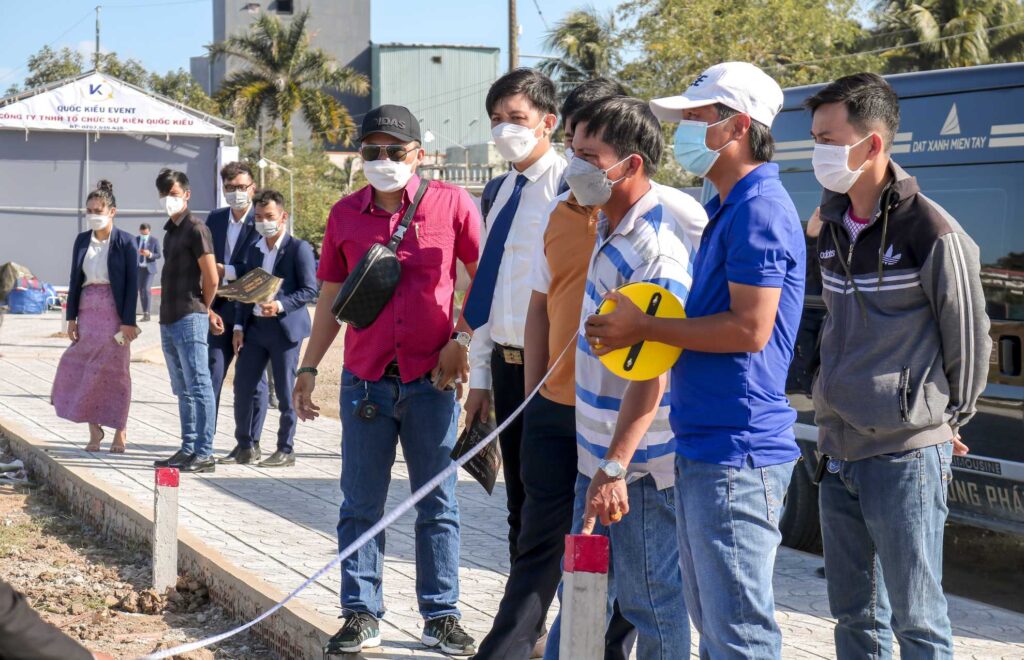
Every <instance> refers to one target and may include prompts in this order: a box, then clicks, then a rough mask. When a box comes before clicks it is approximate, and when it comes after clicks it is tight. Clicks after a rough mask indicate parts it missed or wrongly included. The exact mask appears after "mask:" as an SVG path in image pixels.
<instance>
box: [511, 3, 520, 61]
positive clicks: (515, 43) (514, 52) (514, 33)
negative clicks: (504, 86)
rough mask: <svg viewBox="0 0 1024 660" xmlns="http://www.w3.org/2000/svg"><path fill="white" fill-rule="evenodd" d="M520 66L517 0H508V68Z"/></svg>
mask: <svg viewBox="0 0 1024 660" xmlns="http://www.w3.org/2000/svg"><path fill="white" fill-rule="evenodd" d="M518 68H519V21H518V20H517V19H516V0H508V70H509V71H511V70H512V69H518Z"/></svg>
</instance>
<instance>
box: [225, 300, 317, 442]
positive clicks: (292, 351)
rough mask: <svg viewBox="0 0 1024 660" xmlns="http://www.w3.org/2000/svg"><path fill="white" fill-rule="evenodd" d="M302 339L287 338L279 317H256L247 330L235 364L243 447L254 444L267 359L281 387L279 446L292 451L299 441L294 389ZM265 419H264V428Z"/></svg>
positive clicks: (238, 424)
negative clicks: (255, 423) (258, 396)
mask: <svg viewBox="0 0 1024 660" xmlns="http://www.w3.org/2000/svg"><path fill="white" fill-rule="evenodd" d="M301 348H302V342H301V341H300V342H291V341H289V340H288V338H287V337H285V334H284V330H283V329H282V328H281V322H280V321H279V320H277V319H273V318H270V319H263V318H255V319H253V320H252V322H251V323H250V324H249V325H248V327H247V328H246V330H245V342H244V343H243V345H242V350H241V351H240V352H239V354H238V364H236V365H235V440H236V441H237V442H238V445H239V446H240V447H251V446H252V445H253V442H254V441H255V438H257V437H258V435H257V434H256V433H254V432H253V428H254V421H255V417H256V414H255V403H254V402H255V400H256V393H257V391H258V390H259V386H260V382H261V381H262V380H263V377H264V372H265V371H266V369H267V362H269V363H270V368H271V370H272V371H273V372H274V387H275V388H276V390H277V410H278V411H279V412H280V413H281V423H280V426H279V427H278V430H277V449H278V451H283V452H284V453H286V454H290V453H291V452H292V448H293V445H294V443H295V424H296V421H297V416H296V414H295V410H294V408H292V390H293V389H294V388H295V370H296V369H297V368H298V366H299V351H300V350H301ZM262 426H263V420H262V419H261V420H260V429H262Z"/></svg>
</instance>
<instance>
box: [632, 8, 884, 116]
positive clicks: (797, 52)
mask: <svg viewBox="0 0 1024 660" xmlns="http://www.w3.org/2000/svg"><path fill="white" fill-rule="evenodd" d="M855 9H856V2H855V0H835V1H833V2H828V3H825V2H821V1H820V0H772V1H771V2H769V1H767V0H757V1H751V0H627V2H625V3H624V4H623V5H622V6H621V7H620V8H619V12H620V15H621V17H622V18H623V19H624V20H626V19H632V20H633V24H632V25H631V26H630V27H628V28H627V29H625V30H624V35H625V36H624V41H625V45H626V46H629V47H632V50H633V51H635V52H636V53H637V56H636V57H635V59H633V60H632V61H630V62H629V63H627V64H626V65H625V66H624V67H623V70H622V78H623V80H624V82H626V84H627V85H629V86H631V87H632V88H633V89H634V90H635V91H636V92H637V94H638V95H639V96H641V97H642V98H654V97H658V96H665V95H669V94H677V93H679V92H680V91H682V90H683V89H685V88H686V87H687V86H688V85H689V84H690V82H692V81H693V80H694V78H696V77H697V75H699V74H700V72H701V71H703V70H704V69H706V68H707V67H709V66H711V65H713V64H717V63H719V62H728V61H736V60H739V61H746V62H752V63H754V64H756V65H757V66H759V67H761V68H762V69H764V70H765V71H766V72H767V73H769V74H770V75H771V76H772V77H774V78H775V79H776V80H777V81H778V82H779V84H781V85H782V86H783V87H788V86H793V85H803V84H809V83H815V82H825V81H828V80H832V79H834V78H836V77H838V76H841V75H845V74H847V73H852V72H855V71H865V70H868V71H874V70H878V69H879V67H880V65H881V60H880V59H879V58H878V57H874V56H869V55H856V56H853V57H845V56H844V57H836V56H838V55H846V54H849V53H854V52H856V51H857V50H858V49H859V46H860V45H861V44H862V43H863V41H864V40H865V39H866V38H867V37H868V33H867V31H866V30H865V29H864V28H863V27H862V26H861V24H860V23H859V22H858V21H857V20H856V19H855V18H853V16H854V15H855V11H854V10H855Z"/></svg>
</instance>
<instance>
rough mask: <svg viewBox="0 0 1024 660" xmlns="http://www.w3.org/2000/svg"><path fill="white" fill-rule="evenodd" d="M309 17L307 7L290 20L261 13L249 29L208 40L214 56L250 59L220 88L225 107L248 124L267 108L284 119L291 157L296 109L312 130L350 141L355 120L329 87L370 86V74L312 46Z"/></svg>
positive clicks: (360, 90)
mask: <svg viewBox="0 0 1024 660" xmlns="http://www.w3.org/2000/svg"><path fill="white" fill-rule="evenodd" d="M308 20H309V10H308V9H307V10H306V11H304V12H302V13H300V14H298V15H296V16H295V17H294V18H293V19H292V20H291V21H290V22H289V23H288V24H287V25H285V24H283V23H282V22H281V20H280V19H278V18H277V17H275V16H272V15H270V14H267V13H262V14H260V16H259V18H258V19H257V20H256V23H255V24H254V25H253V26H252V28H251V29H250V30H249V32H248V33H247V34H244V35H239V36H232V37H228V38H227V39H226V40H224V41H222V42H219V43H215V44H211V45H209V46H207V50H208V51H209V53H210V57H214V58H216V57H224V56H229V57H237V58H239V59H241V60H243V61H244V62H245V63H246V64H247V66H246V67H245V68H244V69H241V70H239V71H236V72H234V73H232V74H231V75H229V76H228V77H227V78H226V79H225V81H224V84H223V85H222V86H221V89H220V91H219V92H218V93H217V101H218V102H219V103H220V105H221V107H222V108H223V109H224V111H225V112H228V113H230V114H232V115H234V116H236V117H238V118H240V119H241V121H242V123H243V124H244V125H245V126H246V127H248V128H253V127H255V126H256V125H257V124H258V123H259V121H260V117H261V116H262V115H263V114H264V113H266V114H267V116H269V117H270V118H271V119H273V120H274V121H280V122H281V129H282V133H283V134H284V136H285V151H286V153H287V155H288V156H289V157H291V156H292V155H293V154H294V135H293V130H292V128H293V116H294V114H295V113H296V112H297V111H300V110H301V111H302V116H303V118H304V119H305V120H306V124H307V125H308V126H309V127H310V129H311V130H312V133H313V135H314V136H317V137H318V138H319V139H322V140H329V141H331V142H335V143H348V142H351V140H352V137H353V136H354V134H355V123H354V122H353V121H352V116H351V115H350V114H349V112H348V109H346V108H345V106H344V105H343V104H342V103H340V102H339V101H338V100H337V99H336V98H335V97H334V96H332V95H331V94H330V93H329V92H328V91H327V90H333V91H336V92H340V93H350V94H358V95H360V96H362V95H365V94H367V93H368V92H369V90H370V83H369V81H368V80H367V79H366V76H364V75H363V74H361V73H358V72H357V71H354V70H353V69H350V68H348V67H343V66H340V65H339V64H338V62H337V61H336V60H334V59H333V58H332V57H331V56H330V55H328V54H327V53H325V52H324V51H323V50H320V49H319V48H312V47H311V46H310V40H309V33H308V32H307V30H306V22H307V21H308Z"/></svg>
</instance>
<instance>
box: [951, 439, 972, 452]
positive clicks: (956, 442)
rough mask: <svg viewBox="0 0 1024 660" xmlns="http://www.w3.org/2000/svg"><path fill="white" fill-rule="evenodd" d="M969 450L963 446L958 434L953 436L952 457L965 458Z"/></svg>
mask: <svg viewBox="0 0 1024 660" xmlns="http://www.w3.org/2000/svg"><path fill="white" fill-rule="evenodd" d="M970 451H971V448H970V447H968V446H967V445H965V444H964V442H963V440H961V439H960V434H959V433H957V434H956V435H954V436H953V455H954V456H966V455H967V454H968V452H970Z"/></svg>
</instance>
